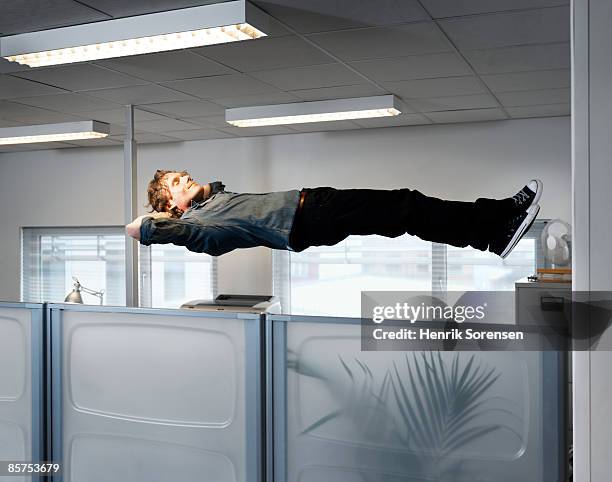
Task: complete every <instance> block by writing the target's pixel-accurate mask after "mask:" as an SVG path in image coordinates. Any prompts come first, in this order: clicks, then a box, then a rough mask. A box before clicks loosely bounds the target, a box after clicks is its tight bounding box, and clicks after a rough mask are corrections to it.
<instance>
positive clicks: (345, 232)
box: [289, 187, 512, 251]
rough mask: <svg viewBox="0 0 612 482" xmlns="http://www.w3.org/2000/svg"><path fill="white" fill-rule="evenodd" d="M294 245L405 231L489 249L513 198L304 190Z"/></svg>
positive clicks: (428, 238) (292, 237)
mask: <svg viewBox="0 0 612 482" xmlns="http://www.w3.org/2000/svg"><path fill="white" fill-rule="evenodd" d="M303 191H305V193H306V194H305V198H304V204H303V205H302V207H301V209H298V211H297V213H296V216H295V219H294V222H293V227H292V229H291V233H290V235H289V246H290V247H291V249H293V250H294V251H302V250H304V249H306V248H308V247H310V246H320V245H328V246H331V245H334V244H336V243H339V242H340V241H342V240H343V239H345V238H346V237H347V236H349V235H351V234H357V235H368V234H378V235H381V236H386V237H388V238H395V237H397V236H401V235H402V234H404V233H408V234H412V235H415V236H418V237H419V238H421V239H423V240H425V241H433V242H437V243H445V244H450V245H452V246H457V247H466V246H472V247H473V248H476V249H479V250H481V251H485V250H486V249H487V248H488V246H489V242H490V241H491V239H492V238H493V236H494V235H495V232H496V231H497V230H498V229H499V228H498V225H499V223H500V219H501V220H503V215H504V213H505V212H507V210H509V209H511V204H512V200H511V199H504V200H495V199H485V198H480V199H477V200H476V201H475V202H460V201H445V200H442V199H437V198H434V197H429V196H425V195H424V194H422V193H420V192H419V191H415V190H410V189H396V190H390V191H385V190H374V189H334V188H331V187H318V188H314V189H303Z"/></svg>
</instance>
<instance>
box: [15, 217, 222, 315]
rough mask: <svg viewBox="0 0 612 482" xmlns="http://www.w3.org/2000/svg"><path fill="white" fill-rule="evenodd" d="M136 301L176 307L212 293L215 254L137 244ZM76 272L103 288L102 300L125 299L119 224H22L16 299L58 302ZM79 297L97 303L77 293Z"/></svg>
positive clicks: (118, 302) (114, 302) (122, 240)
mask: <svg viewBox="0 0 612 482" xmlns="http://www.w3.org/2000/svg"><path fill="white" fill-rule="evenodd" d="M139 256H140V276H139V279H140V305H141V306H147V307H167V308H178V307H179V306H180V305H181V304H183V303H184V302H186V301H189V300H193V299H211V298H213V297H214V294H215V293H216V259H215V258H213V257H211V256H208V255H206V254H200V253H192V252H189V251H187V250H186V249H185V248H182V247H180V246H174V245H153V246H140V250H139ZM73 276H76V277H77V278H78V279H79V281H80V282H81V284H82V285H83V286H85V287H87V288H89V289H92V290H95V291H100V290H104V304H105V305H118V306H121V305H125V237H124V228H123V227H122V226H117V227H103V228H23V230H22V276H21V299H22V300H23V301H30V302H43V301H48V302H63V301H64V298H65V297H66V295H67V294H68V293H69V292H70V291H71V290H72V287H73V284H74V281H73V279H72V277H73ZM81 294H82V296H83V301H84V302H85V303H88V304H98V303H99V300H98V298H96V297H95V296H92V295H89V294H87V293H85V292H82V293H81Z"/></svg>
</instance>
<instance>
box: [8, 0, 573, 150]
mask: <svg viewBox="0 0 612 482" xmlns="http://www.w3.org/2000/svg"><path fill="white" fill-rule="evenodd" d="M216 1H218V0H216ZM216 1H206V0H200V1H198V0H130V1H129V2H126V1H124V0H78V1H77V0H13V1H11V2H8V1H3V2H1V3H0V9H1V12H0V13H1V15H0V36H1V35H10V34H15V33H22V32H29V31H36V30H43V29H47V28H53V27H58V26H66V25H75V24H82V23H89V22H95V21H100V20H106V19H110V18H117V17H123V16H131V15H138V14H144V13H150V12H154V11H163V10H170V9H176V8H185V7H190V6H196V5H203V4H207V3H216ZM252 3H254V4H255V5H257V6H258V7H260V8H261V9H263V10H264V11H265V12H267V13H268V14H269V15H270V16H271V18H272V23H271V29H270V32H269V36H268V37H266V38H262V39H259V40H254V41H248V42H238V43H233V44H224V45H217V46H209V47H201V48H194V49H189V50H182V51H175V52H167V53H159V54H149V55H142V56H133V57H124V58H121V59H113V60H104V61H97V62H88V63H81V64H72V65H66V66H60V67H47V68H36V69H31V68H29V67H24V66H20V65H18V64H13V63H10V62H7V61H5V60H4V59H0V127H12V126H19V125H29V124H44V123H55V122H70V121H78V120H83V119H95V120H99V121H103V122H108V123H110V124H111V125H112V126H111V135H110V136H109V138H107V139H103V140H91V141H79V142H70V143H63V144H60V143H53V144H49V145H41V144H37V145H36V147H34V146H33V145H30V146H27V145H25V146H23V145H22V146H13V147H9V146H2V149H1V150H0V152H6V151H16V150H30V149H33V148H36V149H40V148H46V147H49V148H51V147H53V148H57V147H75V146H86V145H96V146H97V145H119V144H120V143H121V142H122V140H123V130H124V127H123V126H124V108H123V105H125V104H134V105H135V106H137V110H136V113H135V119H136V139H137V141H139V142H141V143H155V142H178V141H186V140H196V139H218V138H231V137H245V136H260V135H273V134H288V133H295V132H312V131H331V130H343V129H360V128H372V127H388V126H398V125H420V124H439V123H455V122H473V121H483V120H502V119H511V118H512V119H514V118H525V117H549V116H565V115H569V113H570V46H569V40H570V18H569V15H570V14H569V0H254V1H253V2H252ZM382 94H395V95H396V96H398V97H399V98H400V99H401V101H402V114H401V115H399V116H397V117H392V118H378V119H369V120H356V121H338V122H328V123H319V124H301V125H293V126H291V127H286V126H274V127H256V128H237V127H232V126H230V125H229V124H227V123H226V122H225V117H224V109H225V108H226V107H239V106H249V105H264V104H278V103H286V102H300V101H312V100H324V99H332V98H346V97H359V96H370V95H382Z"/></svg>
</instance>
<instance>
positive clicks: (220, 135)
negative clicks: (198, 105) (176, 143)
mask: <svg viewBox="0 0 612 482" xmlns="http://www.w3.org/2000/svg"><path fill="white" fill-rule="evenodd" d="M168 134H169V135H171V136H172V137H176V138H177V139H181V140H182V141H199V140H205V139H227V138H230V137H236V136H234V135H232V134H228V133H227V132H222V131H218V130H216V129H192V130H188V131H178V132H177V131H172V132H168Z"/></svg>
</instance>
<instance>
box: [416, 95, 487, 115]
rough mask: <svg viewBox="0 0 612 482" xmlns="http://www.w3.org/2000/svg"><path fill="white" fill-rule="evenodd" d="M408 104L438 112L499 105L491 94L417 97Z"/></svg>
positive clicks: (418, 109)
mask: <svg viewBox="0 0 612 482" xmlns="http://www.w3.org/2000/svg"><path fill="white" fill-rule="evenodd" d="M408 104H409V105H410V107H412V108H413V109H416V110H417V111H419V112H436V111H445V110H459V109H486V108H491V107H498V106H499V104H498V103H497V102H496V101H495V99H494V98H493V96H491V95H489V94H483V95H461V96H451V97H438V98H430V99H415V100H410V101H409V102H408Z"/></svg>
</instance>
